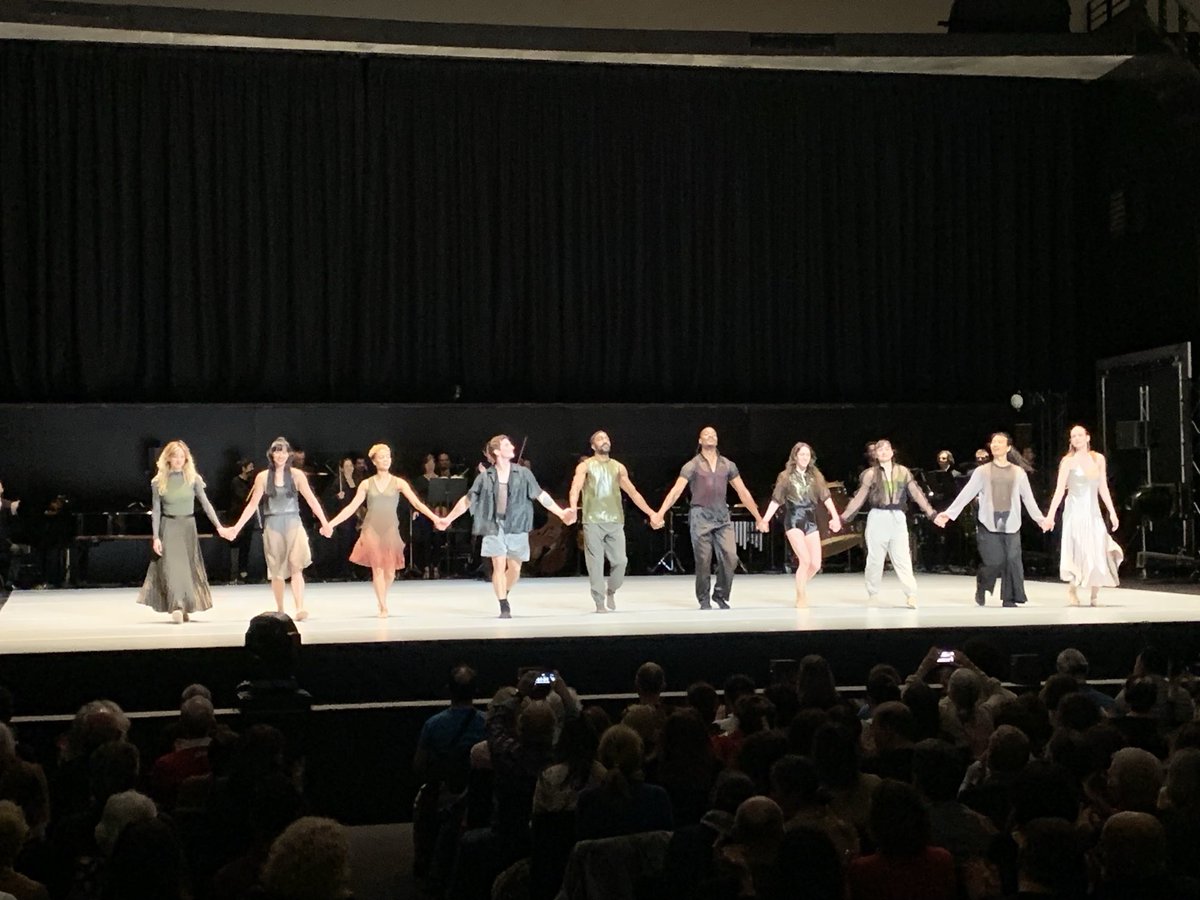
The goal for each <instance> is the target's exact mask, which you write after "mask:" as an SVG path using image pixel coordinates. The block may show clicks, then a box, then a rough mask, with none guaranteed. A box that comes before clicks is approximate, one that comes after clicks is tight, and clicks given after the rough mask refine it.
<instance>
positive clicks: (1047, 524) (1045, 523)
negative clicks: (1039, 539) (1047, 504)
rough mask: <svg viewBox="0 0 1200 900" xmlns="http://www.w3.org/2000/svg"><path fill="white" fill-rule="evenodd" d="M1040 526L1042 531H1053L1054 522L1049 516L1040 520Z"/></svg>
mask: <svg viewBox="0 0 1200 900" xmlns="http://www.w3.org/2000/svg"><path fill="white" fill-rule="evenodd" d="M1041 525H1042V531H1047V532H1048V531H1053V530H1054V520H1053V519H1052V518H1050V517H1049V516H1046V518H1044V519H1042V522H1041Z"/></svg>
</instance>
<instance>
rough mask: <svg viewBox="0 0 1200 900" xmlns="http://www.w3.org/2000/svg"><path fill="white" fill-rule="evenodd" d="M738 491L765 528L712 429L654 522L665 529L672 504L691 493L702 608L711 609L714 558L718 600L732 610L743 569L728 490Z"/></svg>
mask: <svg viewBox="0 0 1200 900" xmlns="http://www.w3.org/2000/svg"><path fill="white" fill-rule="evenodd" d="M729 487H732V488H733V489H734V490H735V491H736V492H737V495H738V497H739V498H740V499H741V501H742V503H743V504H745V506H746V509H748V510H749V511H750V514H751V515H752V516H754V521H755V523H756V524H760V525H761V524H762V516H760V515H759V514H758V505H757V504H756V503H755V502H754V498H753V497H752V496H750V490H749V489H748V488H747V487H746V485H745V484H744V483H743V482H742V478H741V475H740V474H739V473H738V467H737V465H735V464H734V462H733V460H731V459H726V458H725V457H724V456H722V455H721V454H720V452H718V450H717V430H716V429H715V428H713V427H712V426H708V427H706V428H704V429H703V430H702V431H701V432H700V452H699V453H697V454H696V455H695V456H694V457H692V458H691V459H690V460H688V462H687V463H686V464H685V465H684V467H683V468H682V469H680V470H679V477H678V478H677V479H675V485H674V487H672V488H671V490H670V491H669V492H668V493H667V496H666V498H665V499H664V500H663V502H662V506H660V507H659V508H658V513H657V514H656V515H655V516H654V517H653V518H652V519H651V520H650V523H651V524H652V525H653V526H654V527H655V528H659V527H661V526H662V522H663V518H664V516H666V513H667V510H669V509H670V508H671V505H672V504H673V503H674V502H675V501H676V500H678V499H679V497H680V495H681V494H682V493H683V489H684V488H690V490H691V508H690V509H689V510H688V530H689V531H690V532H691V535H692V552H693V553H694V554H695V557H696V600H697V601H699V603H700V608H701V609H711V608H712V603H711V602H710V600H709V585H710V583H711V580H712V563H713V556H714V555H715V556H716V560H717V583H716V586H715V587H714V588H713V590H712V600H713V601H716V604H717V606H719V607H720V608H721V609H729V592H730V590H731V588H732V586H733V572H734V570H735V569H736V568H737V546H736V545H735V544H734V539H733V522H732V521H731V520H730V518H729V503H728V502H727V500H726V495H727V493H728V488H729Z"/></svg>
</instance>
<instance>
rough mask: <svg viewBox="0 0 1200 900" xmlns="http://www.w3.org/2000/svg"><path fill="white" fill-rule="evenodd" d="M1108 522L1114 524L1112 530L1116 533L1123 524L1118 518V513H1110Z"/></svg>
mask: <svg viewBox="0 0 1200 900" xmlns="http://www.w3.org/2000/svg"><path fill="white" fill-rule="evenodd" d="M1108 521H1110V522H1111V523H1112V530H1113V531H1116V530H1117V528H1118V527H1119V526H1120V524H1121V522H1120V520H1119V519H1118V518H1117V514H1116V513H1109V515H1108Z"/></svg>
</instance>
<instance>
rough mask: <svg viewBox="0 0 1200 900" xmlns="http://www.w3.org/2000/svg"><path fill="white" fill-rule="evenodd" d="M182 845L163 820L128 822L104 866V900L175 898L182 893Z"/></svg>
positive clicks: (174, 899) (179, 896) (167, 899)
mask: <svg viewBox="0 0 1200 900" xmlns="http://www.w3.org/2000/svg"><path fill="white" fill-rule="evenodd" d="M184 870H185V866H184V859H183V848H182V846H181V845H180V843H179V839H178V837H176V835H175V832H174V830H173V829H172V828H171V826H170V825H168V824H167V823H166V822H164V821H163V820H162V819H158V818H153V819H146V820H144V821H138V822H133V823H130V824H129V825H128V826H126V827H125V828H124V829H123V830H122V831H121V835H120V837H118V838H117V841H116V844H115V846H114V847H113V850H112V856H111V858H110V859H109V861H108V865H107V866H106V868H105V880H106V884H105V889H104V898H105V900H178V898H182V897H183V896H184V893H183V889H184Z"/></svg>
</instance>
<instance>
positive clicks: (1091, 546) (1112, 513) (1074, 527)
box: [1045, 425, 1125, 606]
mask: <svg viewBox="0 0 1200 900" xmlns="http://www.w3.org/2000/svg"><path fill="white" fill-rule="evenodd" d="M1064 496H1066V504H1065V505H1064V506H1063V521H1062V546H1061V549H1060V551H1059V565H1058V572H1059V577H1061V578H1062V580H1063V581H1065V582H1066V583H1067V602H1068V603H1069V604H1070V605H1071V606H1078V605H1079V588H1082V587H1086V588H1088V589H1089V590H1090V593H1091V597H1090V601H1091V605H1092V606H1095V605H1096V599H1097V597H1098V596H1099V594H1100V588H1102V587H1116V586H1117V584H1118V583H1119V579H1118V578H1117V569H1118V568H1120V566H1121V560H1122V559H1124V557H1125V555H1124V553H1122V551H1121V548H1120V547H1119V546H1118V545H1117V542H1116V541H1114V540H1113V539H1112V537H1111V536H1110V535H1109V529H1108V528H1106V527H1105V525H1104V518H1103V516H1102V515H1101V514H1100V503H1101V502H1103V504H1104V507H1105V508H1106V509H1107V510H1108V522H1109V525H1110V526H1111V530H1112V531H1116V530H1117V526H1118V525H1119V524H1120V520H1119V519H1118V518H1117V508H1116V507H1115V506H1114V505H1113V500H1112V494H1110V493H1109V491H1108V467H1107V464H1106V462H1105V460H1104V454H1102V453H1096V452H1095V451H1094V450H1092V436H1091V435H1090V434H1088V430H1087V429H1086V428H1084V427H1083V426H1082V425H1076V426H1075V427H1074V428H1072V429H1071V433H1070V450H1068V451H1067V455H1066V456H1064V457H1063V458H1062V462H1060V463H1059V464H1058V486H1057V487H1056V488H1055V489H1054V499H1052V500H1051V501H1050V510H1049V512H1047V513H1046V526H1045V527H1046V530H1047V531H1049V530H1050V529H1051V528H1053V527H1054V514H1055V512H1057V511H1058V504H1059V503H1060V502H1062V499H1063V497H1064Z"/></svg>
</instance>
